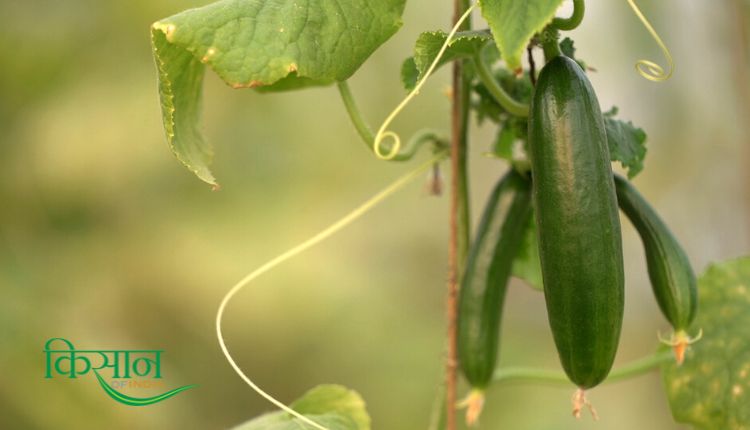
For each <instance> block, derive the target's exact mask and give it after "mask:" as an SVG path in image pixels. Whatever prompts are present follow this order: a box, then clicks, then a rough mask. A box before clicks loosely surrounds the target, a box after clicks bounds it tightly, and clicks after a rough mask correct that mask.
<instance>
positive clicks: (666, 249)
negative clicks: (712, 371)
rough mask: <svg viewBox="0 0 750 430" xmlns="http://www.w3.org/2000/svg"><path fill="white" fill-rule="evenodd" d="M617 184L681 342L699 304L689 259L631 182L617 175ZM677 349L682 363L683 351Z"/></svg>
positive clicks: (659, 298) (654, 284) (619, 197)
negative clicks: (681, 352)
mask: <svg viewBox="0 0 750 430" xmlns="http://www.w3.org/2000/svg"><path fill="white" fill-rule="evenodd" d="M615 186H616V188H617V200H618V201H619V204H620V209H622V211H623V212H625V215H627V217H628V219H630V222H631V223H633V226H635V228H636V230H637V231H638V234H639V235H640V236H641V240H642V241H643V248H644V250H645V252H646V264H647V266H648V276H649V278H650V279H651V287H652V288H653V290H654V295H655V296H656V302H657V303H658V304H659V308H660V309H661V312H662V314H664V317H665V318H666V319H667V320H668V321H669V323H670V324H671V325H672V327H673V328H674V330H675V333H676V336H677V339H675V340H676V341H677V342H679V338H681V337H682V338H686V335H685V332H686V330H687V329H688V327H689V326H690V324H691V323H692V322H693V319H694V318H695V312H696V309H697V306H698V288H697V286H696V281H695V273H694V272H693V268H692V266H690V260H689V259H688V257H687V255H686V254H685V251H683V249H682V247H681V246H680V243H679V242H678V241H677V239H676V238H675V237H674V235H673V234H672V232H671V231H670V230H669V228H668V227H667V225H666V224H665V223H664V221H662V219H661V218H660V217H659V215H658V214H657V213H656V211H655V210H654V209H653V208H652V207H651V205H649V204H648V202H647V201H646V199H645V198H643V196H642V195H641V194H640V193H639V192H638V190H636V189H635V187H634V186H633V185H632V184H630V182H628V181H627V180H626V179H625V178H622V177H620V176H618V175H615ZM683 340H686V341H687V340H688V339H683ZM675 346H678V345H675ZM675 351H676V352H677V354H678V357H677V359H678V361H680V362H681V361H682V356H681V354H680V352H679V351H678V350H677V349H675ZM683 352H684V351H683Z"/></svg>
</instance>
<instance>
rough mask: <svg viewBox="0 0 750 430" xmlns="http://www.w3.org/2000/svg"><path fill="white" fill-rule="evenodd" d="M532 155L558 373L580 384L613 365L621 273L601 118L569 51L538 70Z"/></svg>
mask: <svg viewBox="0 0 750 430" xmlns="http://www.w3.org/2000/svg"><path fill="white" fill-rule="evenodd" d="M529 153H530V154H529V155H530V158H531V171H532V177H533V201H534V205H535V213H536V221H537V227H538V231H537V234H538V239H539V254H540V257H541V266H542V277H543V280H544V297H545V302H546V305H547V315H548V318H549V323H550V327H551V329H552V334H553V337H554V341H555V346H556V347H557V351H558V354H559V356H560V361H561V363H562V366H563V368H564V369H565V373H566V374H567V375H568V377H569V378H570V380H571V381H572V382H573V383H575V384H576V385H577V386H578V387H579V389H580V390H585V389H588V388H591V387H594V386H596V385H598V384H599V383H600V382H602V381H603V380H604V378H606V376H607V374H608V373H609V371H610V369H611V368H612V363H613V361H614V358H615V354H616V353H617V345H618V341H619V338H620V330H621V327H622V317H623V308H624V274H623V259H622V238H621V233H620V220H619V218H618V211H617V198H616V195H615V185H614V180H613V178H612V167H611V165H610V156H609V149H608V146H607V136H606V133H605V129H604V121H603V118H602V114H601V110H600V108H599V102H598V101H597V98H596V94H595V93H594V90H593V89H592V87H591V84H590V83H589V81H588V79H587V78H586V75H585V73H584V72H583V70H582V69H581V67H580V66H579V65H578V64H577V63H576V62H575V61H573V60H571V59H570V58H567V57H564V56H561V55H560V56H557V57H555V58H553V59H552V60H550V61H549V62H548V63H547V64H546V65H545V66H544V68H543V69H542V71H541V73H540V75H539V79H538V81H537V86H536V90H535V93H534V98H533V100H532V104H531V113H530V117H529Z"/></svg>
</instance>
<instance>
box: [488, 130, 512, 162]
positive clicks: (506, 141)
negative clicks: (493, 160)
mask: <svg viewBox="0 0 750 430" xmlns="http://www.w3.org/2000/svg"><path fill="white" fill-rule="evenodd" d="M515 142H516V133H515V131H514V130H513V128H512V127H501V128H500V130H499V131H498V133H497V139H496V140H495V147H494V148H492V153H493V154H494V155H495V156H496V157H498V158H502V159H503V160H508V161H512V160H513V144H514V143H515Z"/></svg>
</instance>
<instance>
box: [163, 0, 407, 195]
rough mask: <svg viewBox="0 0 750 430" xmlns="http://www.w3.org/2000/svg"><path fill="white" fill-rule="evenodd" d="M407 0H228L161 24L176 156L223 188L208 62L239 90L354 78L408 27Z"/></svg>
mask: <svg viewBox="0 0 750 430" xmlns="http://www.w3.org/2000/svg"><path fill="white" fill-rule="evenodd" d="M404 3H405V0H348V1H345V2H342V1H338V0H307V1H299V0H222V1H219V2H216V3H213V4H210V5H208V6H204V7H201V8H197V9H190V10H187V11H184V12H182V13H179V14H177V15H174V16H171V17H169V18H165V19H163V20H160V21H158V22H156V23H154V24H153V25H152V27H151V40H152V48H153V54H154V59H155V61H156V65H157V69H158V77H159V94H160V97H161V106H162V118H163V121H164V128H165V130H166V134H167V140H168V142H169V145H170V147H171V149H172V151H173V152H174V153H175V155H176V156H177V158H178V159H179V160H180V161H181V162H182V163H183V164H184V165H185V166H186V167H187V168H188V169H190V170H191V171H192V172H193V173H195V174H196V175H197V176H198V177H199V178H200V179H202V180H203V181H205V182H207V183H209V184H212V185H214V186H216V185H217V184H216V180H215V178H214V177H213V175H212V174H211V172H210V170H209V168H208V164H209V163H210V161H211V154H212V152H211V148H210V147H209V145H208V144H207V143H206V141H205V140H204V139H203V137H202V136H201V133H200V131H199V125H198V121H199V119H200V105H201V90H202V86H203V73H204V67H205V66H206V65H207V66H208V67H210V68H211V69H212V70H213V71H214V72H215V73H216V74H217V75H219V77H220V78H221V79H222V80H223V81H224V82H226V83H227V84H228V85H230V86H231V87H232V88H263V90H264V91H283V90H291V89H299V88H305V87H309V86H315V85H328V84H332V83H334V82H337V81H343V80H346V79H347V78H349V77H350V76H351V75H353V74H354V72H355V71H356V70H357V69H358V68H359V67H360V66H361V65H362V63H364V61H365V60H366V59H367V58H368V57H369V56H370V55H371V54H372V53H373V52H374V51H375V49H377V48H378V47H379V46H380V45H381V44H383V43H384V42H385V41H386V40H388V39H389V38H390V37H391V36H392V35H393V34H394V33H395V32H396V31H397V30H398V29H399V27H400V26H401V13H402V12H403V9H404Z"/></svg>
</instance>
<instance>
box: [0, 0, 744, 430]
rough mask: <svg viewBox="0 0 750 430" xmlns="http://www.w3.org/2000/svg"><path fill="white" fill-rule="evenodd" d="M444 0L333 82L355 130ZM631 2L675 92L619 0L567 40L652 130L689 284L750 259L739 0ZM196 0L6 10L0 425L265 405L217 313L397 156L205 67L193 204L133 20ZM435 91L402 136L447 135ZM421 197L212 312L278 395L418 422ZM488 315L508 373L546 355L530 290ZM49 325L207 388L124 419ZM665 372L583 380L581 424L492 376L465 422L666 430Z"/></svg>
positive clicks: (384, 100)
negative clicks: (651, 68) (350, 395)
mask: <svg viewBox="0 0 750 430" xmlns="http://www.w3.org/2000/svg"><path fill="white" fill-rule="evenodd" d="M449 3H450V2H449V1H447V0H445V1H441V2H434V1H433V2H428V1H416V0H411V1H409V2H408V4H407V8H406V13H405V15H404V21H405V25H404V27H403V29H402V31H401V32H400V33H398V34H397V35H396V36H395V37H394V38H393V39H392V40H391V41H389V42H388V43H387V44H386V45H384V46H383V47H382V48H381V49H380V50H379V51H378V52H377V53H376V54H375V55H374V56H373V57H372V59H371V60H370V61H369V62H368V63H366V64H365V66H364V67H363V68H362V69H361V71H360V72H359V73H358V74H357V75H356V76H355V77H354V78H353V79H352V80H351V83H352V89H353V91H354V92H355V94H356V96H357V98H358V101H359V103H360V104H361V106H362V108H363V111H364V113H365V115H366V116H367V117H368V118H369V119H370V121H371V123H372V124H373V125H377V124H378V123H379V121H380V120H381V119H382V118H383V117H384V116H385V115H386V114H387V112H389V111H390V109H391V108H392V107H393V106H394V105H395V104H396V103H397V102H398V101H399V100H400V99H401V97H402V96H403V95H404V92H403V90H402V88H401V85H400V83H399V78H398V76H399V68H400V65H401V62H402V60H403V59H404V58H405V57H407V56H408V55H410V53H411V45H412V43H413V41H414V40H415V39H416V37H417V35H418V34H419V33H420V32H421V31H422V30H428V29H445V28H446V27H447V26H448V21H449V16H450V8H451V7H450V4H449ZM642 3H643V5H642V6H643V8H644V11H645V12H646V14H647V15H648V16H649V17H650V18H651V19H652V20H653V23H654V25H655V26H656V27H657V29H659V30H660V32H661V34H662V36H663V38H664V39H665V41H666V43H667V44H668V46H669V47H670V48H671V50H672V53H673V54H674V57H675V61H676V64H677V69H676V72H675V75H674V78H673V79H672V80H670V81H668V82H667V83H664V84H661V85H658V84H654V83H651V82H648V81H646V80H644V79H642V78H641V77H640V76H638V75H637V74H636V73H635V71H634V69H633V64H634V62H635V61H636V60H637V59H640V58H650V59H655V60H657V61H659V62H661V61H662V60H661V58H662V57H661V54H660V52H659V51H658V48H657V47H656V46H655V44H654V43H653V41H652V40H651V39H650V37H649V36H648V34H647V33H646V31H645V30H644V29H643V27H642V26H641V24H640V23H639V22H638V21H637V19H636V18H635V16H634V15H633V14H632V12H631V11H630V9H629V8H628V6H627V3H626V2H625V1H624V0H623V1H618V2H588V16H587V19H586V20H585V22H584V24H583V26H582V27H581V28H579V29H578V30H576V31H575V32H573V33H571V36H572V37H574V38H575V39H576V42H577V46H578V49H579V51H578V53H579V55H580V56H581V57H582V58H583V59H585V60H586V61H587V62H588V63H589V64H590V65H592V66H593V67H595V68H596V69H597V72H596V73H593V74H591V79H592V81H593V84H594V86H595V88H596V89H597V93H598V95H599V99H600V101H601V104H602V107H603V108H604V109H608V108H609V107H610V106H611V105H613V104H616V105H618V106H619V107H620V112H621V117H622V118H627V119H632V120H633V121H634V122H635V123H636V124H638V125H640V126H641V127H643V128H644V129H646V131H647V132H648V134H649V142H648V147H649V154H648V158H647V162H646V170H645V171H644V172H643V173H642V174H641V175H640V177H638V179H637V180H636V184H637V185H638V187H639V188H640V189H641V190H642V191H643V192H644V194H645V195H646V196H647V197H648V198H649V199H650V200H651V202H652V203H653V204H654V206H655V207H656V208H657V209H658V210H659V212H660V213H661V214H662V215H663V217H664V218H665V219H666V220H667V221H668V223H669V224H670V226H671V227H672V228H673V230H674V232H675V234H676V235H677V236H678V237H679V238H680V239H681V240H682V242H683V244H684V246H685V247H686V249H687V251H688V254H689V255H690V257H691V259H692V261H693V263H694V265H695V268H696V270H697V271H699V272H701V271H702V270H703V268H704V267H705V266H706V264H707V263H708V262H710V261H714V260H719V259H724V258H728V257H733V256H737V255H741V254H743V253H747V250H748V249H750V246H749V245H750V221H748V220H750V210H749V209H748V208H749V207H750V193H749V191H748V186H750V180H749V178H750V175H749V174H748V170H747V166H748V162H750V157H749V155H750V145H748V140H749V139H748V131H747V128H746V127H747V125H748V124H747V123H748V120H749V119H750V107H749V105H748V104H749V103H750V97H749V95H748V91H749V90H748V86H749V85H750V80H748V63H747V61H748V60H747V59H748V51H747V46H748V45H747V43H748V42H747V35H748V33H747V32H748V28H747V25H748V15H749V14H748V10H750V2H747V1H744V3H743V1H742V0H724V1H717V2H690V1H680V2H677V1H670V2H656V1H653V0H648V1H646V0H644V1H642ZM202 4H205V2H204V1H199V0H160V1H145V0H133V1H129V2H102V1H94V0H66V1H51V0H37V1H34V2H27V1H21V0H3V2H2V4H0V52H3V55H2V57H0V127H1V128H2V138H0V149H2V157H0V202H2V203H0V207H1V208H2V210H0V291H1V292H2V296H1V297H0V345H2V346H1V347H0V348H1V350H0V371H1V372H2V373H1V375H2V376H1V377H0V381H2V382H1V383H0V428H3V429H69V428H71V429H72V428H76V429H100V428H106V429H223V428H227V427H230V426H232V425H235V424H238V423H240V422H242V421H244V420H246V419H249V418H251V417H253V416H255V415H257V414H259V413H261V412H264V411H268V410H272V409H273V408H272V407H271V405H269V404H268V403H267V402H265V401H264V400H262V399H261V398H260V397H258V396H257V395H256V394H255V393H254V392H253V391H251V390H250V389H249V388H248V387H247V386H245V385H244V384H243V382H242V381H241V380H240V379H239V378H238V377H237V376H236V375H235V374H234V373H233V371H232V370H231V368H230V367H229V365H228V364H227V363H226V361H225V360H224V358H223V356H222V355H221V352H220V350H219V348H218V345H217V342H216V339H215V333H214V325H213V324H214V315H215V312H216V308H217V306H218V303H219V301H220V299H221V297H222V296H223V295H224V294H225V292H226V291H227V290H228V289H229V288H230V286H231V285H232V284H234V282H236V281H237V280H238V279H239V278H241V277H242V276H244V275H245V274H246V273H247V272H249V271H250V270H252V269H253V268H255V267H257V266H258V265H260V264H261V263H263V262H265V261H266V260H268V259H269V258H271V257H273V256H275V255H276V254H278V253H280V252H281V251H283V250H285V249H287V248H289V247H290V246H292V245H294V244H296V243H297V242H299V241H300V240H302V239H305V238H307V237H308V236H310V235H312V234H313V233H315V232H317V231H318V230H320V229H321V228H323V227H324V226H326V225H328V223H330V222H331V221H333V220H335V219H337V218H338V217H339V216H341V215H342V214H344V213H345V212H347V211H348V210H350V209H351V208H352V207H354V206H355V205H357V204H359V203H360V202H362V201H364V200H365V199H366V198H367V197H368V196H370V195H371V194H373V193H374V192H376V191H377V190H379V189H380V188H382V187H383V186H384V185H385V184H386V183H388V182H389V181H391V180H392V179H393V178H395V177H397V176H399V175H400V174H402V172H404V171H406V170H407V169H409V166H405V165H402V164H388V163H383V162H379V161H377V160H376V159H375V158H374V157H373V156H372V154H371V153H369V152H368V151H367V150H366V149H365V147H364V145H362V143H360V142H359V141H358V137H357V135H356V134H355V131H354V129H353V127H352V126H351V125H350V124H349V123H348V120H347V117H346V114H345V112H344V109H343V107H342V104H341V103H340V101H339V98H338V94H337V93H336V90H335V89H334V88H323V89H314V90H308V91H305V92H300V93H288V94H280V95H259V94H256V93H254V92H252V91H234V90H231V89H229V88H228V87H227V86H225V85H224V84H223V83H222V82H220V81H219V80H218V79H217V78H216V77H215V76H214V75H212V74H211V73H209V74H207V79H206V85H205V114H204V129H205V133H206V135H207V137H208V138H209V139H210V141H211V142H213V143H214V144H215V147H216V154H217V155H216V159H215V162H214V171H215V173H216V175H217V177H218V179H219V181H220V182H221V183H222V186H223V188H222V190H221V191H220V192H211V191H210V189H209V187H208V186H206V185H205V184H203V183H201V182H200V181H199V180H197V179H196V178H194V177H193V176H192V175H191V174H190V173H189V172H188V171H187V170H185V169H184V168H182V167H181V166H180V164H179V163H178V162H177V161H176V160H175V159H174V158H173V157H172V155H171V153H170V151H169V149H168V147H167V145H166V142H165V138H164V135H163V130H162V126H161V123H160V119H161V117H160V112H159V104H158V99H157V92H156V75H155V71H154V66H153V63H152V58H151V52H150V42H149V31H148V29H149V25H150V24H151V22H153V21H155V20H157V19H159V18H162V17H165V16H168V15H172V14H174V13H176V12H179V11H181V10H183V9H186V8H189V7H194V6H200V5H202ZM564 12H565V11H562V12H561V13H564ZM477 23H478V25H481V24H480V23H479V21H478V20H477ZM743 31H744V37H745V40H744V41H743V39H742V37H743V36H742V34H743ZM448 82H449V74H448V70H447V69H446V70H443V71H441V72H440V73H438V74H437V75H436V76H435V77H434V78H433V79H432V80H431V81H430V82H429V83H428V85H427V87H426V88H425V90H423V91H422V95H421V96H420V97H419V98H418V99H417V101H416V102H415V103H414V104H413V105H412V106H411V107H410V108H409V109H407V111H406V113H405V114H404V115H403V116H402V117H400V119H399V120H398V121H397V122H396V124H395V126H396V129H397V130H399V131H400V132H402V133H403V134H404V135H408V134H409V133H410V132H411V131H414V130H416V129H418V128H420V127H422V126H428V127H446V125H447V123H448V121H447V119H448V104H447V103H446V99H445V95H444V91H445V89H446V87H447V85H448ZM446 131H447V130H446ZM492 137H493V130H492V129H490V128H477V129H476V130H475V140H474V143H473V147H472V155H471V169H472V178H471V179H472V206H473V215H474V216H475V217H476V216H477V215H478V213H479V211H480V210H481V207H482V203H483V201H484V198H485V197H486V195H487V194H488V191H489V189H490V187H491V186H492V184H493V183H494V181H495V179H496V178H497V177H498V176H499V175H500V174H501V173H502V171H503V170H504V169H505V166H504V165H503V164H502V163H501V162H499V161H496V160H490V159H487V158H484V157H482V156H481V153H482V152H485V151H486V150H487V149H488V148H489V147H490V144H491V140H492ZM424 186H425V184H424V183H421V184H420V183H415V184H412V185H411V186H409V187H408V188H407V189H406V190H405V191H402V192H401V193H399V194H398V195H396V196H395V197H393V198H392V199H390V200H388V201H387V202H386V203H385V204H383V205H382V206H380V207H379V208H377V209H376V210H374V211H373V212H372V213H370V214H368V215H367V216H366V217H365V218H364V219H362V220H360V221H358V222H357V223H356V224H354V225H352V226H351V227H349V228H348V229H347V230H346V231H345V232H344V233H343V234H340V235H338V236H336V237H335V238H333V239H332V240H330V241H328V242H326V243H325V244H323V245H322V246H320V247H318V248H315V249H314V250H312V251H310V252H307V253H306V254H304V256H302V257H301V258H299V259H297V260H295V261H292V262H290V263H288V264H286V265H285V266H283V269H281V270H276V271H275V272H273V273H271V274H269V275H267V276H264V277H262V278H261V279H260V280H259V281H258V282H256V283H254V284H252V285H251V286H250V287H249V288H247V289H246V290H245V291H243V292H242V293H241V294H240V295H238V296H237V297H236V299H235V300H234V301H233V302H232V303H231V304H230V306H229V308H228V310H227V314H226V319H225V333H226V337H227V342H228V345H229V347H230V349H231V351H232V352H233V353H234V355H235V358H236V359H237V361H238V362H239V363H240V365H241V366H242V367H243V368H244V369H245V371H246V372H247V373H248V374H249V375H250V376H251V377H253V378H255V380H256V381H257V382H258V383H259V384H260V385H261V386H262V387H265V388H266V389H268V390H269V391H270V392H271V393H273V394H274V395H276V396H278V397H279V398H280V399H282V400H284V401H291V400H293V399H294V398H296V397H298V396H299V395H300V394H302V392H304V391H305V390H306V389H308V388H310V387H312V386H314V385H316V384H318V383H322V382H335V383H341V384H344V385H346V386H349V387H352V388H355V389H356V390H358V391H359V392H360V393H361V394H362V395H363V396H364V398H365V399H366V400H367V402H368V409H369V411H370V413H371V415H372V417H373V425H374V428H375V429H388V430H400V429H404V430H413V429H422V428H426V426H427V423H428V420H429V415H430V411H431V406H432V402H433V397H434V392H435V390H436V387H437V385H438V383H439V381H440V379H441V367H442V356H443V347H444V341H443V337H444V327H445V326H444V296H445V294H444V291H445V281H446V260H447V251H446V247H447V242H448V241H447V238H448V229H447V223H448V218H447V197H443V198H434V197H429V196H427V194H426V192H425V190H424ZM624 241H625V244H624V246H625V255H626V270H627V296H626V300H627V305H626V306H627V310H626V320H625V327H624V332H623V337H622V344H621V347H620V351H619V354H618V363H624V362H627V361H629V360H632V359H635V358H638V357H640V356H643V355H646V354H648V353H650V352H651V351H652V350H653V349H654V348H655V347H656V346H657V340H656V333H657V330H661V331H662V332H665V333H666V332H667V331H668V326H667V325H666V323H665V321H664V320H663V318H662V317H661V316H660V314H659V312H658V309H657V307H656V305H655V302H654V300H653V299H652V297H651V292H650V287H649V284H648V278H647V276H646V273H645V266H644V261H643V255H642V250H641V245H640V243H639V242H638V239H637V237H636V236H635V233H634V230H633V228H632V227H630V225H629V224H627V223H625V224H624ZM506 303H507V305H506V306H507V308H506V309H507V311H506V320H505V322H504V326H503V343H502V352H501V363H502V364H507V365H512V364H527V365H539V366H544V367H549V368H559V365H558V363H557V360H556V356H555V352H554V347H553V344H552V340H551V337H550V335H549V332H548V329H547V322H546V317H545V314H544V303H543V298H542V296H541V295H540V294H539V293H535V292H533V291H531V290H530V289H529V288H527V287H526V286H525V285H523V284H522V283H521V282H514V285H513V286H512V288H511V292H510V296H509V299H508V301H507V302H506ZM51 337H65V338H67V339H69V340H71V341H72V342H73V343H74V344H75V346H77V347H78V348H82V349H83V348H92V349H95V348H114V349H137V348H161V349H164V350H165V351H166V353H165V355H164V359H163V363H162V368H163V373H164V377H165V382H166V384H167V386H168V387H170V388H171V387H176V386H179V385H184V384H190V383H193V384H199V385H200V387H199V388H196V389H193V390H190V391H188V392H185V393H183V394H180V395H178V396H177V397H174V398H172V399H170V400H168V401H165V402H162V403H158V404H156V405H153V406H149V407H144V408H133V407H129V406H125V405H121V404H119V403H116V402H114V401H113V400H112V399H110V398H108V397H106V396H105V395H104V393H103V392H102V390H101V388H100V387H99V386H98V385H97V383H96V381H95V379H94V378H93V377H85V378H82V379H78V380H75V381H71V380H67V379H63V378H56V379H52V380H46V379H44V378H43V376H44V354H43V353H42V348H43V345H44V342H45V341H46V340H47V339H48V338H51ZM660 385H661V383H660V379H659V376H658V375H657V374H651V375H648V376H644V377H640V378H637V379H634V380H631V381H628V382H623V383H618V384H613V385H611V386H609V385H607V386H603V387H600V388H597V389H596V390H594V391H593V392H592V393H591V394H590V398H591V400H592V401H593V402H594V403H595V405H596V407H597V408H598V411H599V414H600V415H601V417H602V419H601V421H600V422H599V423H596V424H595V423H593V422H592V421H591V420H590V419H589V418H586V419H585V420H583V421H582V422H576V421H575V420H574V419H573V418H571V417H570V395H571V394H572V387H548V386H538V385H518V384H514V385H505V386H498V387H495V388H493V389H492V390H491V391H490V393H489V398H488V404H487V408H486V411H485V415H484V416H483V420H482V423H483V427H482V428H485V429H496V428H508V429H568V428H570V429H591V428H599V429H608V430H611V429H633V428H642V429H672V428H674V429H678V428H681V427H680V426H678V425H675V424H672V419H671V415H670V412H669V409H668V406H667V403H666V400H665V398H664V395H663V393H662V391H661V386H660ZM462 390H463V388H462ZM144 393H145V394H148V393H149V392H148V391H147V390H145V391H142V392H139V395H140V394H144ZM150 394H151V395H153V394H156V393H155V392H152V393H150Z"/></svg>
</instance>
